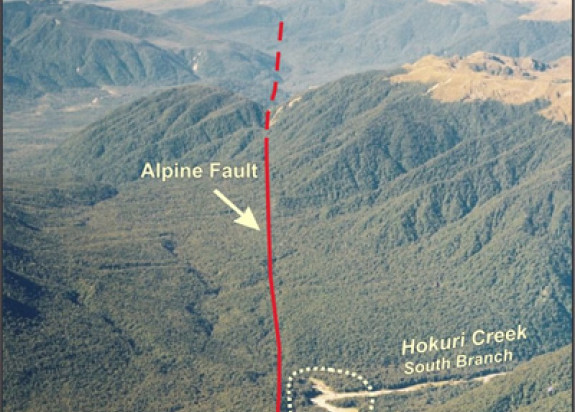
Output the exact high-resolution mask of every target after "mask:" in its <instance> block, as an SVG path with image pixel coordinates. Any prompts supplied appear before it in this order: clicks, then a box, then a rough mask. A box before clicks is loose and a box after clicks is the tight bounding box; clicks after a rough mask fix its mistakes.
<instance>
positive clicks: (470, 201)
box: [3, 56, 572, 411]
mask: <svg viewBox="0 0 575 412" xmlns="http://www.w3.org/2000/svg"><path fill="white" fill-rule="evenodd" d="M475 57H477V56H475ZM504 61H505V60H504ZM497 67H499V66H497ZM402 73H403V74H407V73H409V72H408V71H407V70H406V71H403V72H402ZM398 75H401V73H400V72H390V73H388V72H380V71H373V72H368V73H363V74H359V75H353V76H348V77H345V78H342V79H340V80H337V81H334V82H331V83H329V84H326V85H324V86H322V87H319V88H317V89H314V90H310V91H308V92H306V93H304V94H302V95H300V96H296V97H294V98H293V99H292V100H290V101H288V102H286V103H284V104H281V105H280V106H278V107H276V108H274V109H273V125H272V128H271V130H270V131H269V137H270V155H271V176H272V179H271V182H270V184H271V190H272V195H271V198H272V211H273V224H274V226H273V228H274V245H275V246H274V276H275V282H276V288H277V303H278V312H279V318H280V325H281V337H282V346H283V360H284V372H285V374H284V378H286V379H287V375H288V374H289V373H290V371H292V370H294V369H296V368H301V367H306V366H308V365H310V366H313V365H335V366H337V367H341V368H349V369H353V370H357V371H360V372H361V373H362V374H364V376H366V377H369V379H370V382H373V384H374V386H375V387H377V388H379V387H399V386H406V385H410V384H413V383H417V382H421V381H428V380H439V379H446V378H449V377H469V376H475V375H478V374H482V373H487V372H489V371H506V370H507V371H510V370H513V369H514V368H519V367H520V364H523V363H525V362H526V361H529V360H530V359H533V358H534V357H535V356H537V355H540V354H545V353H550V352H553V351H556V350H559V349H560V348H561V347H563V346H565V345H568V344H569V343H570V342H571V329H570V327H569V326H568V325H571V320H572V308H571V297H572V289H571V281H572V273H571V263H570V262H571V239H572V229H571V222H572V217H571V216H572V213H571V212H572V206H571V186H572V164H571V155H570V153H571V133H572V127H571V125H570V124H566V123H562V122H558V121H552V120H550V119H548V118H546V117H544V116H542V115H541V114H540V112H541V111H542V110H544V109H545V108H547V107H549V104H550V103H549V102H548V101H545V100H544V99H535V100H532V101H526V102H521V104H509V103H504V102H501V101H497V100H493V99H487V100H466V101H450V102H447V101H442V100H438V99H436V98H434V97H433V96H431V95H430V93H428V90H429V88H430V87H432V86H433V84H429V83H428V84H422V83H418V82H397V81H395V80H394V77H395V76H398ZM513 80H514V79H513V78H511V77H510V78H508V79H506V78H502V79H500V81H513ZM264 113H265V109H263V108H262V107H261V106H260V105H259V104H258V103H255V102H253V101H250V100H247V99H245V98H240V97H238V96H235V95H233V94H231V93H229V92H225V91H222V90H218V89H215V88H212V87H205V86H187V87H183V88H177V89H173V90H167V91H164V92H162V93H157V94H154V95H152V96H150V97H148V98H144V99H140V100H138V101H136V102H134V103H132V104H130V105H127V106H125V107H122V108H120V109H118V110H117V111H115V112H113V113H111V114H109V115H108V116H106V117H104V118H103V119H101V120H100V121H98V122H95V123H94V124H91V125H89V126H88V127H86V128H85V129H84V130H83V131H81V132H80V133H78V134H77V135H75V136H74V137H72V138H71V139H70V140H69V141H67V142H66V143H64V144H63V145H62V146H61V147H59V148H58V149H57V150H56V151H54V152H53V153H51V154H50V156H48V157H47V158H45V159H44V161H45V162H44V163H41V162H39V164H38V167H40V168H41V169H42V171H43V174H42V176H45V177H44V179H43V180H38V181H36V180H35V179H31V178H29V176H27V177H18V176H17V175H14V176H12V178H11V179H9V180H8V181H7V182H6V183H5V186H6V188H5V197H6V201H5V205H6V206H5V208H4V216H5V222H6V225H5V226H4V227H3V230H4V234H5V236H4V238H5V239H7V240H9V242H8V243H5V244H4V245H3V246H4V254H5V256H6V257H7V258H6V264H5V271H7V273H11V274H10V275H9V276H10V279H11V280H10V281H9V282H7V287H6V288H5V291H4V293H5V294H6V296H7V297H8V298H10V299H11V300H7V302H9V303H8V304H9V305H11V306H10V308H9V311H7V313H9V316H7V317H6V318H5V320H4V321H5V331H7V332H6V333H5V339H6V347H7V348H8V349H7V350H6V351H5V358H4V359H5V366H4V368H5V370H6V373H7V375H5V376H8V377H9V379H6V380H5V382H6V384H7V385H8V386H7V387H6V388H5V393H8V394H11V395H10V396H9V397H8V398H7V399H6V408H7V410H38V409H39V408H43V410H47V411H50V410H66V408H69V409H71V410H78V409H83V410H102V409H107V410H135V409H136V410H150V411H152V410H154V411H156V410H173V411H177V410H197V411H213V410H269V408H270V407H272V406H271V405H272V404H273V400H274V384H275V382H274V379H275V338H274V332H273V322H272V318H271V308H270V303H269V286H268V284H267V278H266V270H267V264H266V244H265V236H263V235H262V233H261V232H256V231H246V229H245V228H242V227H240V226H239V225H234V224H233V220H234V219H235V215H234V214H233V213H232V212H231V211H229V210H228V209H227V207H226V206H225V205H224V204H223V203H221V202H220V201H219V199H217V197H215V196H214V194H213V191H214V189H216V188H217V189H220V190H221V191H222V192H223V193H225V194H226V195H227V196H228V197H229V198H230V199H231V200H232V201H234V202H236V203H237V204H238V206H240V207H242V208H245V207H247V206H250V208H251V209H252V210H253V212H254V214H255V216H256V219H258V221H260V223H261V221H263V219H264V215H265V212H264V210H265V201H264V199H265V196H264V193H265V190H264V180H263V178H262V175H260V176H259V177H258V178H257V179H243V180H239V179H238V180H233V179H232V180H230V179H223V178H221V177H216V178H214V179H211V178H207V177H204V178H202V179H171V180H169V181H166V182H161V181H159V180H157V179H156V180H152V179H142V178H140V177H139V176H140V172H141V170H142V166H143V162H145V161H151V162H162V163H165V164H170V165H171V164H174V162H179V163H180V164H187V165H196V164H201V165H203V166H205V165H206V163H208V162H222V163H225V164H230V165H243V164H245V163H246V162H254V163H256V164H258V165H259V167H260V171H261V170H263V164H262V156H263V142H262V140H263V136H265V135H266V134H267V133H266V130H265V129H264V118H265V115H264ZM88 183H89V184H90V185H91V186H88V187H91V188H92V190H90V192H93V193H92V195H90V196H88V195H87V194H84V195H81V196H80V195H77V194H76V193H77V192H78V191H79V190H80V188H81V187H85V186H86V185H87V184H88ZM76 199H77V200H76ZM36 296H39V297H38V298H36ZM510 302H512V304H510ZM22 305H25V306H22ZM518 325H522V327H524V328H526V330H527V336H528V338H527V339H525V340H521V341H517V342H510V343H508V344H506V345H505V348H507V349H509V350H510V351H512V352H513V354H514V357H513V361H512V362H509V363H507V364H491V365H484V366H472V367H467V368H461V369H455V368H453V369H448V370H443V371H440V372H435V373H431V372H430V373H424V374H420V375H415V376H413V375H406V374H405V372H404V365H405V362H407V361H410V360H414V361H421V362H425V361H432V360H433V359H434V356H435V355H437V354H435V353H431V354H419V355H417V356H413V357H411V356H402V354H401V344H402V341H403V340H404V339H408V340H409V339H415V340H425V339H427V338H429V336H435V337H450V336H459V335H460V334H461V333H462V332H465V333H466V334H468V335H471V333H472V332H473V331H475V330H478V329H484V330H490V331H491V330H492V331H496V330H508V329H512V328H517V327H518ZM88 329H89V330H88ZM62 331H66V332H65V334H64V335H63V334H62ZM38 348H47V349H46V350H45V351H42V352H41V357H40V359H41V363H38V362H39V361H38V356H34V357H31V356H26V355H25V354H26V353H34V354H36V353H37V351H38ZM497 348H498V347H497ZM495 349H496V347H494V346H489V345H486V346H471V345H469V346H466V347H464V348H460V349H458V350H454V351H450V352H448V353H447V354H446V355H449V356H452V355H453V356H455V355H456V354H465V355H485V354H489V353H490V352H492V351H493V350H495ZM558 353H559V352H558ZM561 353H562V352H561ZM561 356H563V355H561ZM534 362H535V360H534ZM39 364H40V365H41V367H38V366H37V365H39ZM535 369H537V368H535ZM86 371H88V372H86ZM510 376H512V375H510ZM513 382H514V381H513ZM509 385H510V386H506V388H508V389H509V391H510V392H512V393H515V392H517V390H516V386H514V385H516V384H515V383H510V384H509ZM485 388H487V385H486V386H485ZM349 389H354V388H349ZM470 389H472V388H470ZM473 390H476V389H473ZM477 390H478V389H477ZM560 390H561V391H562V390H563V387H561V389H560ZM54 393H57V394H58V395H59V396H58V397H54ZM469 393H470V394H471V393H473V394H474V393H475V392H469ZM462 396H463V395H462ZM470 396H472V395H470ZM502 396H503V395H502ZM560 396H561V397H562V398H563V397H564V396H563V395H561V394H560ZM493 398H494V399H501V396H499V395H498V394H497V393H495V392H493ZM462 399H464V398H462ZM465 399H467V398H465ZM534 401H537V402H541V403H540V404H543V403H544V402H548V401H547V400H545V399H534ZM465 402H467V400H466V401H465Z"/></svg>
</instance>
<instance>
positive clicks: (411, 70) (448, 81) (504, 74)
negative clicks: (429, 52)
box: [392, 52, 573, 124]
mask: <svg viewBox="0 0 575 412" xmlns="http://www.w3.org/2000/svg"><path fill="white" fill-rule="evenodd" d="M572 64H573V63H572V58H571V57H564V58H562V59H560V60H558V61H556V62H551V63H549V64H547V63H543V62H541V61H537V60H534V59H530V58H519V59H512V58H509V57H507V56H502V55H496V54H491V53H483V52H477V53H474V54H472V55H470V56H467V57H464V58H462V57H455V58H452V59H446V58H439V57H435V56H427V57H425V58H423V59H421V60H419V61H417V62H416V63H414V64H409V65H405V66H404V68H405V69H406V71H407V73H402V74H398V75H396V76H394V77H393V79H392V80H393V81H396V82H419V83H428V84H430V86H431V87H430V88H429V89H428V91H427V92H428V93H429V94H430V95H431V96H433V97H434V98H436V99H439V100H442V101H447V102H453V101H470V100H487V99H492V100H498V101H502V102H504V103H507V104H523V103H527V102H532V101H534V100H536V99H544V100H547V101H549V102H550V105H549V106H548V107H546V108H545V109H544V110H542V111H541V114H543V116H545V117H547V118H549V119H551V120H556V121H560V122H564V123H568V124H572V123H573V119H572V111H573V108H572V104H571V100H572V92H571V89H572V88H573V82H572V80H571V67H572Z"/></svg>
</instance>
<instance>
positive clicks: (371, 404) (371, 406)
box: [286, 366, 375, 412]
mask: <svg viewBox="0 0 575 412" xmlns="http://www.w3.org/2000/svg"><path fill="white" fill-rule="evenodd" d="M312 372H323V373H333V374H337V375H343V376H347V377H349V378H352V379H357V380H358V381H360V382H361V383H362V385H363V386H364V387H365V388H366V389H367V390H368V391H370V392H372V391H373V386H372V385H371V384H370V383H369V381H368V380H367V379H365V378H364V377H363V376H362V375H361V374H359V373H357V372H350V371H349V370H347V369H346V370H343V369H338V368H334V367H325V366H311V367H310V366H308V367H307V368H300V369H296V370H294V371H293V372H292V373H291V374H290V376H289V377H288V383H287V384H286V402H287V410H288V412H293V403H292V402H293V393H294V391H293V380H294V378H296V377H297V376H298V375H303V374H310V373H312ZM368 399H369V410H370V411H374V410H375V397H373V396H370V397H369V398H368Z"/></svg>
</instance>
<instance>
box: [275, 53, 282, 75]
mask: <svg viewBox="0 0 575 412" xmlns="http://www.w3.org/2000/svg"><path fill="white" fill-rule="evenodd" d="M281 57H282V54H281V53H280V52H276V72H279V71H280V60H281Z"/></svg>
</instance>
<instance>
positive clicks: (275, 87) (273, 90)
mask: <svg viewBox="0 0 575 412" xmlns="http://www.w3.org/2000/svg"><path fill="white" fill-rule="evenodd" d="M277 93H278V82H274V87H273V89H272V95H271V96H270V100H271V101H272V102H273V101H274V100H275V99H276V94H277Z"/></svg>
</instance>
